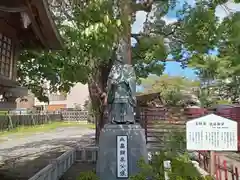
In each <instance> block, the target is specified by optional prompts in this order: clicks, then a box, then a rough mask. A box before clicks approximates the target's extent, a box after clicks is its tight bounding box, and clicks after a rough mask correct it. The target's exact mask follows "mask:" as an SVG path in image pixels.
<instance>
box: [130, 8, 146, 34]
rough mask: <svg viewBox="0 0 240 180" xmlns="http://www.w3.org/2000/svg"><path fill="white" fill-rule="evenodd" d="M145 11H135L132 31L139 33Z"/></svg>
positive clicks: (144, 18)
mask: <svg viewBox="0 0 240 180" xmlns="http://www.w3.org/2000/svg"><path fill="white" fill-rule="evenodd" d="M146 15H147V13H146V12H144V11H138V12H137V13H136V21H135V22H134V24H133V25H132V33H139V32H140V31H141V30H142V29H143V23H144V22H145V20H146Z"/></svg>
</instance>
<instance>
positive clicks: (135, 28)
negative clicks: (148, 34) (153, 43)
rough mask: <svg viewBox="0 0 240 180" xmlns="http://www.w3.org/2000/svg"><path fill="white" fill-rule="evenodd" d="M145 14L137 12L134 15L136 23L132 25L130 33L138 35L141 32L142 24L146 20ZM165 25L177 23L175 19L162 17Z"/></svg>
mask: <svg viewBox="0 0 240 180" xmlns="http://www.w3.org/2000/svg"><path fill="white" fill-rule="evenodd" d="M146 15H147V13H146V12H144V11H138V12H137V13H136V21H135V22H134V23H133V25H132V33H139V32H140V31H142V30H143V23H144V22H145V20H146ZM162 19H163V20H164V21H165V22H166V24H171V23H174V22H176V21H177V18H169V17H167V16H164V17H163V18H162Z"/></svg>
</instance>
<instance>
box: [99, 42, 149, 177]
mask: <svg viewBox="0 0 240 180" xmlns="http://www.w3.org/2000/svg"><path fill="white" fill-rule="evenodd" d="M127 46H128V44H127V43H126V42H125V41H124V40H120V42H119V44H118V48H117V51H116V60H115V62H114V65H113V67H112V69H111V72H110V74H109V78H108V85H107V86H108V87H107V90H108V96H107V102H108V123H107V124H106V125H105V126H104V128H103V129H102V131H101V132H100V137H99V151H98V160H97V175H98V176H99V178H100V180H117V179H129V177H130V176H132V175H134V174H136V173H138V172H139V169H138V166H137V162H138V161H139V160H140V159H141V158H143V159H144V160H145V161H146V162H147V146H146V139H145V130H144V129H142V127H141V126H140V125H139V124H136V123H135V118H134V110H135V107H136V97H135V93H136V75H135V71H134V68H133V67H132V65H130V64H127V62H126V61H127Z"/></svg>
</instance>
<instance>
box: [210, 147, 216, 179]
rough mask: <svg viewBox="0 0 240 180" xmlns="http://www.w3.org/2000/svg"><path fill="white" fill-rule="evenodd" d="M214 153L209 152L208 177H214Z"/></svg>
mask: <svg viewBox="0 0 240 180" xmlns="http://www.w3.org/2000/svg"><path fill="white" fill-rule="evenodd" d="M215 166H216V164H215V152H214V151H210V175H211V176H213V177H214V175H215Z"/></svg>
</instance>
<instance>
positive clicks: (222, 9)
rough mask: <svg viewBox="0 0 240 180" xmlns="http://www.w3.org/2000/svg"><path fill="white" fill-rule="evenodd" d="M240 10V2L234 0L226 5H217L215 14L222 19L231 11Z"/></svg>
mask: <svg viewBox="0 0 240 180" xmlns="http://www.w3.org/2000/svg"><path fill="white" fill-rule="evenodd" d="M237 11H240V4H236V3H234V2H233V1H232V0H231V1H228V2H227V3H225V4H224V5H221V6H217V8H216V12H215V15H216V16H218V17H219V18H220V19H223V18H224V17H226V16H228V15H230V13H231V12H237Z"/></svg>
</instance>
